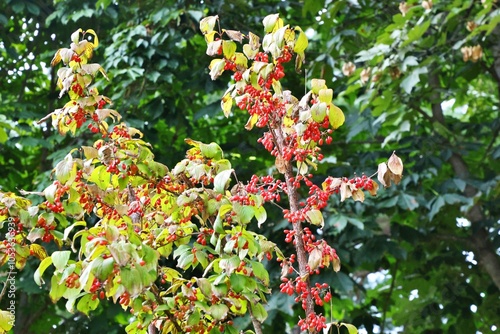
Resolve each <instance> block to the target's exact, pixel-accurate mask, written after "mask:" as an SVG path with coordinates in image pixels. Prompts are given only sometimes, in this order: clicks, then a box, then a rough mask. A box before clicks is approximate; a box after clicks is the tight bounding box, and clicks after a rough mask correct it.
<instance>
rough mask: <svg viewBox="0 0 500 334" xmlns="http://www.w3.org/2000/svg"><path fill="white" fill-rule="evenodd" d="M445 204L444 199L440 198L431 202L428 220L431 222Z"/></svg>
mask: <svg viewBox="0 0 500 334" xmlns="http://www.w3.org/2000/svg"><path fill="white" fill-rule="evenodd" d="M444 204H445V201H444V198H443V197H442V196H438V197H436V198H435V199H434V201H432V205H431V208H430V209H431V211H430V212H429V220H432V219H433V218H434V216H435V215H436V214H437V213H438V212H439V210H440V209H441V207H443V206H444Z"/></svg>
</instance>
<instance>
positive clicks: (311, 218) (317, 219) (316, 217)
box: [306, 209, 325, 228]
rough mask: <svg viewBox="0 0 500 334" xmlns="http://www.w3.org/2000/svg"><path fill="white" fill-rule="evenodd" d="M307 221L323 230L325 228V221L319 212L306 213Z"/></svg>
mask: <svg viewBox="0 0 500 334" xmlns="http://www.w3.org/2000/svg"><path fill="white" fill-rule="evenodd" d="M306 216H307V221H308V222H309V223H311V224H312V225H315V226H320V227H321V228H323V226H325V219H324V218H323V214H322V213H321V211H320V210H317V209H313V210H309V211H307V212H306Z"/></svg>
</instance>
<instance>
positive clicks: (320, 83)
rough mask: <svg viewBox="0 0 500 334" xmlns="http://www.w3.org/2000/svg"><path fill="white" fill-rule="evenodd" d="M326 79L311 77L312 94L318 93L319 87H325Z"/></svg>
mask: <svg viewBox="0 0 500 334" xmlns="http://www.w3.org/2000/svg"><path fill="white" fill-rule="evenodd" d="M326 88H327V87H326V81H325V80H324V79H312V80H311V91H312V92H313V94H316V95H318V94H319V91H320V90H321V89H326Z"/></svg>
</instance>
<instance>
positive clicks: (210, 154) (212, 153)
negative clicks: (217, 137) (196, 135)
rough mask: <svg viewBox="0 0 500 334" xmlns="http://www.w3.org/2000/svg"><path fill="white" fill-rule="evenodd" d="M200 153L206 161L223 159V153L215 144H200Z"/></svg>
mask: <svg viewBox="0 0 500 334" xmlns="http://www.w3.org/2000/svg"><path fill="white" fill-rule="evenodd" d="M200 151H201V154H203V156H205V157H206V158H208V159H214V160H220V159H222V158H223V152H222V149H221V148H220V146H219V145H218V144H217V143H210V144H204V143H200Z"/></svg>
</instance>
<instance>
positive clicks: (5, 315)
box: [0, 310, 16, 333]
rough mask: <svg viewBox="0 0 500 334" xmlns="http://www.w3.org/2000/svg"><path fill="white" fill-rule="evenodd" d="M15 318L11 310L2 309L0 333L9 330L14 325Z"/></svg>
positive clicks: (0, 312) (0, 313)
mask: <svg viewBox="0 0 500 334" xmlns="http://www.w3.org/2000/svg"><path fill="white" fill-rule="evenodd" d="M15 319H16V318H15V316H14V315H12V314H11V313H10V312H9V311H3V310H0V333H7V332H9V331H10V330H11V329H12V327H13V326H14V320H15Z"/></svg>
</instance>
